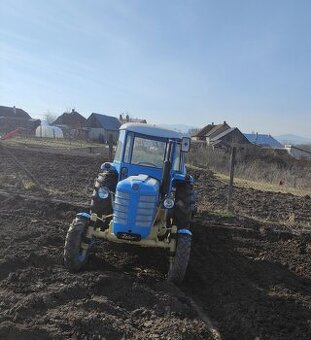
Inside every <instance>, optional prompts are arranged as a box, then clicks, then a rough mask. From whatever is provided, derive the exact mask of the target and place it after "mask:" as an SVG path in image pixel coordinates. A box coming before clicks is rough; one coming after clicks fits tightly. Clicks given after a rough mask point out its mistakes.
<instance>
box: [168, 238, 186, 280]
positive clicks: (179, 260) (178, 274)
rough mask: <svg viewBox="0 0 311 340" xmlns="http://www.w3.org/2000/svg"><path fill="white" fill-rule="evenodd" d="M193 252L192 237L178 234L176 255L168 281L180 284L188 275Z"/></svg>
mask: <svg viewBox="0 0 311 340" xmlns="http://www.w3.org/2000/svg"><path fill="white" fill-rule="evenodd" d="M190 251H191V235H188V234H177V246H176V253H175V256H174V258H173V263H172V264H171V266H170V269H169V272H168V278H167V280H168V281H169V282H173V283H175V284H180V283H181V282H182V281H183V279H184V277H185V274H186V271H187V267H188V262H189V257H190Z"/></svg>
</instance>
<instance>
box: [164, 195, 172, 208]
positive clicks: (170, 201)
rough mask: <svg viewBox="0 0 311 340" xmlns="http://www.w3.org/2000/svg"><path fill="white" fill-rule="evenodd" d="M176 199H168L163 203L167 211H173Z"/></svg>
mask: <svg viewBox="0 0 311 340" xmlns="http://www.w3.org/2000/svg"><path fill="white" fill-rule="evenodd" d="M174 204H175V202H174V199H173V198H172V197H167V198H165V200H164V201H163V206H164V208H166V209H172V208H173V207H174Z"/></svg>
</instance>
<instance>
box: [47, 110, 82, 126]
mask: <svg viewBox="0 0 311 340" xmlns="http://www.w3.org/2000/svg"><path fill="white" fill-rule="evenodd" d="M85 123H86V118H84V117H83V116H82V115H81V114H80V113H79V112H77V111H75V110H74V109H73V110H72V111H71V112H64V113H63V114H62V115H61V116H59V117H58V118H57V119H56V120H55V121H54V122H53V123H52V125H55V126H58V125H61V126H66V127H67V128H69V129H81V128H83V127H84V126H85Z"/></svg>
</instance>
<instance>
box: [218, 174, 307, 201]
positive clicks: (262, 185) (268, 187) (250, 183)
mask: <svg viewBox="0 0 311 340" xmlns="http://www.w3.org/2000/svg"><path fill="white" fill-rule="evenodd" d="M215 176H216V178H217V179H219V180H220V181H221V182H223V183H226V184H228V183H229V176H227V175H224V174H221V173H216V174H215ZM234 185H235V186H237V187H239V188H252V189H255V190H261V191H272V192H282V193H285V194H286V193H290V194H293V195H296V196H306V195H311V190H308V189H307V190H303V189H297V188H292V187H288V186H286V185H284V186H280V185H278V184H273V183H267V182H264V181H254V180H250V179H245V178H238V177H235V178H234Z"/></svg>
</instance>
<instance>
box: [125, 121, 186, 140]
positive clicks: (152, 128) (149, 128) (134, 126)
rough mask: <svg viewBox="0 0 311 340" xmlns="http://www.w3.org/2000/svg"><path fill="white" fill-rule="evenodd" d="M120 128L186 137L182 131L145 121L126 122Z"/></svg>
mask: <svg viewBox="0 0 311 340" xmlns="http://www.w3.org/2000/svg"><path fill="white" fill-rule="evenodd" d="M120 130H127V131H131V132H136V133H141V134H143V135H147V136H153V137H161V138H171V139H181V138H182V137H184V135H183V134H181V133H180V132H177V131H174V130H169V129H164V128H161V127H159V126H156V125H151V124H143V123H125V124H123V125H121V126H120Z"/></svg>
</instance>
